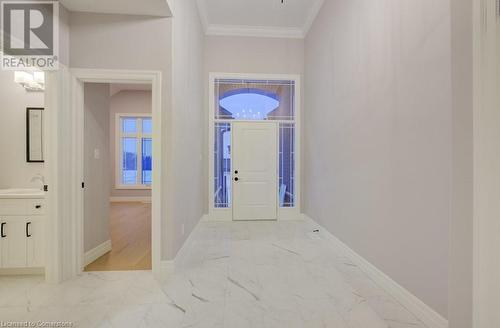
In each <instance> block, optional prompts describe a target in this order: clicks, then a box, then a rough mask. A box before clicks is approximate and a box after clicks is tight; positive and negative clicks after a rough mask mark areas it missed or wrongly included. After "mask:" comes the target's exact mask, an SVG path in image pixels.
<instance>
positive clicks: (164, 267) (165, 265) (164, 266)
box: [156, 260, 175, 281]
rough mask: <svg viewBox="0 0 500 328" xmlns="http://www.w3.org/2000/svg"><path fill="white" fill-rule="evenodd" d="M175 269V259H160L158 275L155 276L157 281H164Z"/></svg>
mask: <svg viewBox="0 0 500 328" xmlns="http://www.w3.org/2000/svg"><path fill="white" fill-rule="evenodd" d="M174 271H175V261H173V260H171V261H167V260H162V261H160V270H159V272H158V276H157V277H156V279H157V280H159V281H165V280H166V279H168V277H170V275H172V274H173V273H174Z"/></svg>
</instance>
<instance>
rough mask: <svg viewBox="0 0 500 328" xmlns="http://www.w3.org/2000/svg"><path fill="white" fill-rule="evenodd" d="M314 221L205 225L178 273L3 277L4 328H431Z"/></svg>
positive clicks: (195, 234)
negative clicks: (12, 325) (15, 327)
mask: <svg viewBox="0 0 500 328" xmlns="http://www.w3.org/2000/svg"><path fill="white" fill-rule="evenodd" d="M314 229H316V226H315V224H314V223H313V222H310V221H285V222H234V223H233V222H202V223H200V224H199V225H198V227H197V229H196V230H195V231H194V232H193V235H192V236H191V238H190V239H189V242H188V243H187V244H186V246H185V249H184V250H183V251H182V252H181V254H182V256H181V257H180V258H179V259H178V261H177V265H176V271H175V273H173V274H172V275H171V276H169V277H168V278H166V279H165V281H164V282H158V281H156V280H154V279H153V276H152V274H151V272H149V271H129V272H85V273H83V274H82V275H81V276H79V277H77V278H75V279H73V280H71V281H67V282H64V283H62V284H60V285H48V284H46V283H44V282H43V279H42V278H41V277H29V276H26V277H0V322H8V321H32V322H37V321H45V322H55V321H58V322H61V321H63V322H64V321H67V322H72V323H73V325H72V327H120V328H121V327H134V328H135V327H167V328H170V327H172V328H188V327H189V328H198V327H203V328H209V327H210V328H250V327H253V328H282V327H283V328H320V327H321V328H325V327H326V328H425V326H424V325H423V324H422V323H421V322H420V321H419V320H417V319H416V318H415V317H414V316H413V315H412V314H411V313H410V312H408V311H407V310H406V309H405V308H404V307H403V306H401V305H400V304H399V303H398V302H397V301H396V300H394V299H393V298H392V297H390V296H389V295H388V294H387V293H386V292H385V291H384V290H382V289H381V288H379V287H378V286H377V285H376V284H375V283H374V282H373V281H372V280H370V279H369V278H368V277H367V276H366V275H365V274H364V273H363V272H362V271H361V270H360V269H359V268H358V267H357V266H356V265H354V264H353V263H351V262H350V261H349V260H348V259H346V258H345V257H343V256H341V255H339V254H337V253H336V252H335V249H334V248H333V245H331V242H330V241H328V239H327V238H326V237H325V236H324V235H323V234H322V232H319V233H317V232H313V230H314Z"/></svg>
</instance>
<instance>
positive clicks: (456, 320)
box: [448, 0, 473, 328]
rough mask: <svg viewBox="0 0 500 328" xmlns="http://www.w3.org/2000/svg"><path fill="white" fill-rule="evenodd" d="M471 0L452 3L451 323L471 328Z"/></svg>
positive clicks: (456, 327) (458, 0)
mask: <svg viewBox="0 0 500 328" xmlns="http://www.w3.org/2000/svg"><path fill="white" fill-rule="evenodd" d="M472 12H473V10H472V0H453V1H451V15H452V16H451V36H452V43H451V44H452V57H451V59H452V71H451V73H452V87H453V89H452V95H453V194H452V196H453V198H452V220H451V225H450V290H449V302H450V303H449V315H448V316H449V323H450V327H451V328H470V327H472V254H473V252H472V250H473V243H472V231H473V224H472V218H473V131H472V130H473V113H472V110H473V69H472V65H473V59H472V58H473V56H472V49H473V40H472V27H473V26H472Z"/></svg>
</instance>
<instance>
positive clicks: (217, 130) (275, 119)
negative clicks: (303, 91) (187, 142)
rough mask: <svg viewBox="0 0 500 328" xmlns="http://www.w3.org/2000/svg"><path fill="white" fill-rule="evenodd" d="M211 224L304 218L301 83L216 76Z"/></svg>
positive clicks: (212, 111) (280, 77)
mask: <svg viewBox="0 0 500 328" xmlns="http://www.w3.org/2000/svg"><path fill="white" fill-rule="evenodd" d="M209 105H210V106H209V108H210V113H209V118H210V119H209V145H208V147H209V154H210V158H209V182H208V183H209V204H210V214H209V218H210V219H215V220H228V221H231V220H234V221H239V220H283V219H297V218H300V142H299V141H300V79H299V77H298V76H295V75H272V76H261V75H252V74H241V75H240V74H226V73H212V74H210V104H209Z"/></svg>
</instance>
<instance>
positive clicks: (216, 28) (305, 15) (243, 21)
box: [197, 0, 324, 38]
mask: <svg viewBox="0 0 500 328" xmlns="http://www.w3.org/2000/svg"><path fill="white" fill-rule="evenodd" d="M323 1H324V0H284V3H283V4H282V3H281V0H197V2H198V9H199V11H200V16H201V20H202V22H203V24H204V26H205V29H206V33H207V34H209V35H239V36H259V37H291V38H303V37H304V36H305V35H306V34H307V32H308V31H309V28H310V27H311V25H312V23H313V21H314V19H315V18H316V15H317V14H318V12H319V10H320V8H321V6H322V4H323Z"/></svg>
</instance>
